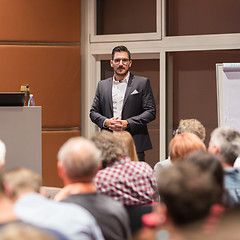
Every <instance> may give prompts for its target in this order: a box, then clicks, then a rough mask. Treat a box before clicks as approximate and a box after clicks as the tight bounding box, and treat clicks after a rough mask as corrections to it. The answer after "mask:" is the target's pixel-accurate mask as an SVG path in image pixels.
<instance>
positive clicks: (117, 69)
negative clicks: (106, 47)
mask: <svg viewBox="0 0 240 240" xmlns="http://www.w3.org/2000/svg"><path fill="white" fill-rule="evenodd" d="M110 63H111V67H112V68H113V71H114V75H116V76H125V75H126V74H127V73H128V70H129V68H130V67H131V65H132V61H131V60H129V58H128V53H127V52H116V53H115V54H114V58H113V60H111V61H110Z"/></svg>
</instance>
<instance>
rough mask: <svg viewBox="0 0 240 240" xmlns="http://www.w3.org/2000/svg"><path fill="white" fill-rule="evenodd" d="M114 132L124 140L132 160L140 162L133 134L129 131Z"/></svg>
mask: <svg viewBox="0 0 240 240" xmlns="http://www.w3.org/2000/svg"><path fill="white" fill-rule="evenodd" d="M114 134H115V136H116V137H117V138H118V139H119V140H120V141H123V142H124V144H125V147H126V148H127V150H128V156H129V158H130V159H131V161H134V162H138V156H137V152H136V147H135V143H134V141H133V138H132V135H131V134H130V133H129V132H127V131H118V132H114Z"/></svg>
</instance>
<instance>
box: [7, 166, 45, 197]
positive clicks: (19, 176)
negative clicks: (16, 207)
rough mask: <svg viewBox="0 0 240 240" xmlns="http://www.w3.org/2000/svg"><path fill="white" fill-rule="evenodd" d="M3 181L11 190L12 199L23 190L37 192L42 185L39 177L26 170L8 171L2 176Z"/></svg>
mask: <svg viewBox="0 0 240 240" xmlns="http://www.w3.org/2000/svg"><path fill="white" fill-rule="evenodd" d="M3 180H4V182H6V183H7V184H8V185H9V187H10V188H11V190H12V197H16V196H17V195H18V194H19V193H21V192H23V191H25V190H30V191H33V192H39V190H40V187H41V185H42V180H41V176H40V175H39V174H38V173H36V172H34V171H32V170H30V169H27V168H16V169H13V170H10V171H8V172H6V173H5V174H4V175H3Z"/></svg>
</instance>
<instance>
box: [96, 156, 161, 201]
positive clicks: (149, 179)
mask: <svg viewBox="0 0 240 240" xmlns="http://www.w3.org/2000/svg"><path fill="white" fill-rule="evenodd" d="M95 183H96V185H97V189H98V191H99V192H101V193H103V194H105V195H108V196H110V197H112V198H113V199H115V200H117V201H120V202H122V203H123V204H124V205H125V206H136V205H143V204H149V203H152V202H154V201H155V200H156V199H155V196H156V194H157V182H156V179H155V177H154V173H153V170H152V168H151V167H150V166H149V165H148V164H147V163H145V162H132V161H131V160H130V159H129V158H123V159H120V160H119V161H117V162H115V163H114V164H113V165H112V166H111V167H107V168H105V169H103V170H100V171H98V173H97V175H96V177H95Z"/></svg>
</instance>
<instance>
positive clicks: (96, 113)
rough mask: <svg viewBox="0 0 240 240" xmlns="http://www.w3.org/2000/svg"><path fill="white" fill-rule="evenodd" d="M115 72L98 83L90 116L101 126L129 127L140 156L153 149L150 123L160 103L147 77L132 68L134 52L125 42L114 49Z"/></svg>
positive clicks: (140, 158)
mask: <svg viewBox="0 0 240 240" xmlns="http://www.w3.org/2000/svg"><path fill="white" fill-rule="evenodd" d="M110 64H111V67H112V68H113V71H114V75H113V77H111V78H108V79H105V80H103V81H100V82H99V83H98V87H97V90H96V94H95V97H94V100H93V104H92V107H91V109H90V118H91V120H92V121H93V122H94V123H95V124H97V126H98V127H99V128H101V129H109V130H112V131H123V130H127V131H129V132H130V133H131V135H132V136H133V139H134V142H135V145H136V150H137V154H138V158H139V160H140V161H145V153H144V151H146V150H149V149H152V144H151V141H150V137H149V134H148V129H147V124H148V123H149V122H151V121H153V120H154V119H155V118H156V105H155V101H154V97H153V93H152V89H151V85H150V81H149V79H147V78H144V77H140V76H135V75H133V74H131V73H130V72H129V68H130V67H131V65H132V60H131V54H130V52H129V50H128V49H127V48H126V47H125V46H117V47H115V48H114V49H113V50H112V60H111V61H110Z"/></svg>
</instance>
